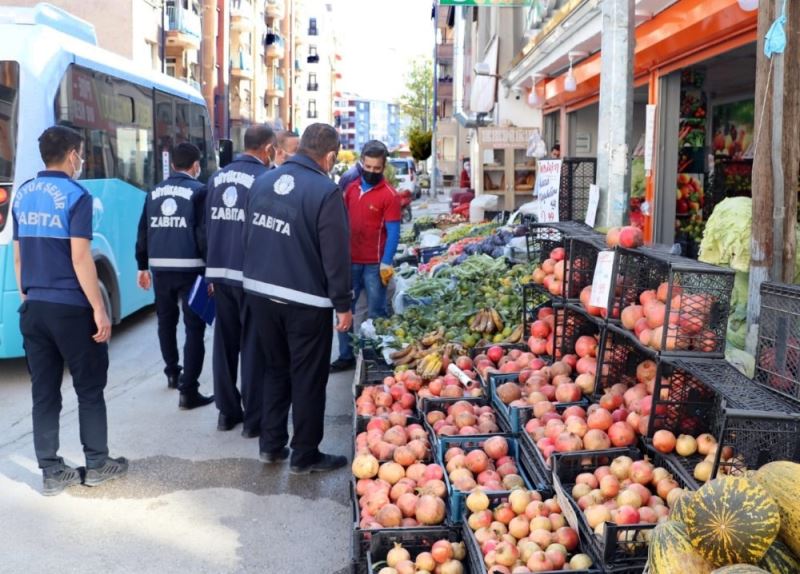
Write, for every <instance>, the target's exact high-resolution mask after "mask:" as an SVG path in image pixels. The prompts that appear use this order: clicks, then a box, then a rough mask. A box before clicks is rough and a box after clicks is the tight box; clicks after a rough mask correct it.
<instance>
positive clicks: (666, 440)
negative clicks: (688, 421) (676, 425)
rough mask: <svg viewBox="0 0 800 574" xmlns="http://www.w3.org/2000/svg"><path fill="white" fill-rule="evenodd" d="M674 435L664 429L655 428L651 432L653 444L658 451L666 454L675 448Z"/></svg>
mask: <svg viewBox="0 0 800 574" xmlns="http://www.w3.org/2000/svg"><path fill="white" fill-rule="evenodd" d="M675 442H676V441H675V435H674V434H672V433H671V432H670V431H668V430H666V429H661V430H657V431H656V432H655V434H653V446H654V447H655V449H656V450H657V451H658V452H661V453H664V454H668V453H670V452H672V451H673V450H674V449H675Z"/></svg>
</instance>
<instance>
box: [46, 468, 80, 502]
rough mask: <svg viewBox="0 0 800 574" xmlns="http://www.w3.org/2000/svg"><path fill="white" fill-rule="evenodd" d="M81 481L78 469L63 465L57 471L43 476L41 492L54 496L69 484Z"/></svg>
mask: <svg viewBox="0 0 800 574" xmlns="http://www.w3.org/2000/svg"><path fill="white" fill-rule="evenodd" d="M80 483H81V472H80V469H77V468H72V467H71V466H66V465H64V466H63V467H61V469H60V470H59V471H58V472H54V473H52V474H50V475H45V476H44V484H43V486H42V494H43V495H44V496H55V495H56V494H59V493H60V492H61V491H63V490H64V489H65V488H67V487H69V486H73V485H75V484H80Z"/></svg>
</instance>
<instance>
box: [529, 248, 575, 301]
mask: <svg viewBox="0 0 800 574" xmlns="http://www.w3.org/2000/svg"><path fill="white" fill-rule="evenodd" d="M566 272H567V261H566V252H565V251H564V248H563V247H556V248H555V249H553V250H552V251H551V252H550V257H548V258H547V259H545V260H544V261H542V262H541V263H540V264H539V265H537V266H536V269H534V270H533V275H532V277H531V280H532V281H533V282H534V283H536V284H537V285H541V286H542V287H544V288H545V289H547V291H548V292H549V293H550V294H551V295H554V296H556V297H561V296H562V295H564V289H565V286H564V275H565V274H566Z"/></svg>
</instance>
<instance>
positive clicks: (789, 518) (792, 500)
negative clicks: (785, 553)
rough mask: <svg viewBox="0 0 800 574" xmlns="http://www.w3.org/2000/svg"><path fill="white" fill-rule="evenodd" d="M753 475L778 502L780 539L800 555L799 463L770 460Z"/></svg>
mask: <svg viewBox="0 0 800 574" xmlns="http://www.w3.org/2000/svg"><path fill="white" fill-rule="evenodd" d="M755 476H756V481H757V482H758V483H759V484H760V485H761V486H763V487H764V488H765V489H766V490H767V492H769V494H770V496H771V497H772V498H774V499H775V502H777V503H778V509H779V511H780V514H781V531H780V536H781V540H783V541H784V542H785V543H786V544H787V545H788V546H789V548H791V549H792V552H794V554H795V555H796V556H800V464H796V463H794V462H788V461H785V460H779V461H775V462H770V463H769V464H765V465H764V466H762V467H761V468H759V469H758V471H756V475H755Z"/></svg>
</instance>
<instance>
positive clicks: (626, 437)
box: [608, 421, 636, 447]
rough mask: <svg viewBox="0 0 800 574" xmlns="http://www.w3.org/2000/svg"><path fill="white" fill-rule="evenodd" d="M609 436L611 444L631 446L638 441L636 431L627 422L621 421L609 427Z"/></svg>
mask: <svg viewBox="0 0 800 574" xmlns="http://www.w3.org/2000/svg"><path fill="white" fill-rule="evenodd" d="M608 438H609V439H611V444H613V445H614V446H616V447H620V446H630V445H632V444H633V443H634V442H636V432H635V431H634V429H633V427H632V426H631V425H629V424H628V423H627V422H622V421H620V422H618V423H614V424H612V425H611V426H610V427H609V429H608Z"/></svg>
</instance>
